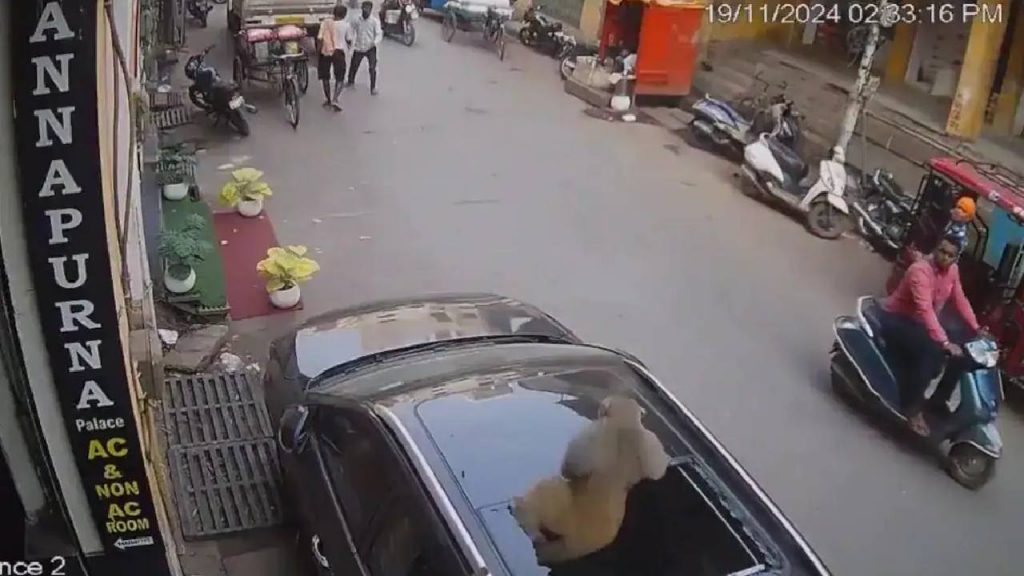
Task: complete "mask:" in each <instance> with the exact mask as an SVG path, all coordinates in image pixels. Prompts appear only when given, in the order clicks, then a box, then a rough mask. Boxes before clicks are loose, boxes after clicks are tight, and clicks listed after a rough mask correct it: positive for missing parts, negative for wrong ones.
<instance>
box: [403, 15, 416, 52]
mask: <svg viewBox="0 0 1024 576" xmlns="http://www.w3.org/2000/svg"><path fill="white" fill-rule="evenodd" d="M414 42H416V28H415V27H414V26H413V25H412V22H410V21H408V20H406V21H405V23H404V24H402V44H405V45H406V46H412V45H413V43H414Z"/></svg>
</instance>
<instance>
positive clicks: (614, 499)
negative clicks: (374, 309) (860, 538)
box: [416, 365, 764, 576]
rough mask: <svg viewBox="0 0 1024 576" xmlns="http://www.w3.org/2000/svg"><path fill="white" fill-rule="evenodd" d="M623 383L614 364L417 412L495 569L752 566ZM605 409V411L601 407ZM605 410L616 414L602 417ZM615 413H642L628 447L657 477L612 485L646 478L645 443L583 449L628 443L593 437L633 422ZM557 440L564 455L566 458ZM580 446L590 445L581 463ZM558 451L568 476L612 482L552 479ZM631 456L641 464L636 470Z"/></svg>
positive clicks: (693, 467)
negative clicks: (484, 537)
mask: <svg viewBox="0 0 1024 576" xmlns="http://www.w3.org/2000/svg"><path fill="white" fill-rule="evenodd" d="M635 378H636V374H635V373H634V372H632V371H631V370H630V369H629V368H628V367H626V366H625V365H622V366H621V368H617V369H612V368H609V369H593V368H586V369H582V368H581V369H571V370H563V371H556V372H550V371H538V372H536V373H533V374H530V373H525V374H524V373H517V374H509V373H507V374H502V375H492V376H488V377H486V378H481V377H474V378H470V379H466V380H464V381H459V382H451V383H449V384H447V385H446V386H445V388H447V389H449V390H453V389H457V388H461V389H464V390H465V389H471V390H472V391H471V393H468V394H465V393H458V394H456V393H449V394H446V393H443V392H442V393H440V394H437V395H435V396H434V397H433V398H431V399H429V400H425V401H422V402H420V403H419V404H418V405H417V409H416V413H417V416H418V418H419V420H420V422H421V423H422V425H423V427H424V429H425V430H426V431H427V433H428V434H429V436H430V438H431V439H432V440H433V442H434V444H435V445H436V447H437V449H438V452H439V453H440V454H441V456H442V458H443V459H444V461H445V463H446V464H447V467H448V468H449V469H450V470H451V473H452V476H453V477H454V478H455V479H456V482H457V483H458V484H459V488H460V491H461V494H459V495H457V497H459V498H465V499H467V500H468V501H469V504H470V506H471V508H472V509H473V510H474V511H475V512H476V514H477V517H478V518H479V521H480V523H481V524H482V525H483V527H484V530H485V531H486V533H487V534H488V536H489V538H490V539H491V541H492V542H493V545H494V547H495V548H496V550H497V552H498V555H499V556H500V561H501V562H502V563H503V565H504V566H503V568H504V571H506V572H507V573H509V574H514V575H516V576H534V575H538V576H539V575H544V574H563V573H565V574H568V573H572V574H577V573H578V574H622V575H629V576H641V575H645V574H651V575H665V576H668V575H670V574H671V575H675V574H715V575H722V574H733V573H737V572H743V571H744V570H751V569H755V568H757V567H763V562H764V559H763V554H762V553H761V552H759V551H757V550H759V545H758V544H757V542H756V541H755V539H754V538H753V537H752V536H751V534H752V532H751V530H750V529H749V526H746V525H744V523H743V522H742V521H741V520H739V518H741V517H744V516H745V515H744V514H736V513H735V512H734V511H735V510H736V509H737V506H736V505H735V504H734V503H733V501H732V500H731V499H729V498H726V497H725V496H724V492H723V491H721V490H720V488H721V487H720V485H719V484H718V483H717V482H715V481H713V480H712V479H710V477H709V474H708V472H707V471H706V470H705V469H704V468H703V467H702V466H700V464H699V463H698V461H697V460H696V459H695V458H694V457H693V455H692V453H691V451H690V450H689V448H688V446H687V445H686V443H685V442H684V441H683V439H682V437H681V436H680V435H679V434H677V433H675V432H673V430H672V427H671V426H670V425H669V424H668V423H667V422H666V420H665V419H664V418H663V416H662V415H661V412H659V411H658V410H655V409H654V406H653V405H652V403H651V402H650V400H652V398H643V397H638V396H635V395H633V393H632V392H631V391H630V390H631V388H630V387H627V386H624V385H623V384H624V382H628V381H629V380H630V379H634V380H635ZM609 398H614V400H612V402H611V403H607V404H603V402H604V401H605V400H607V399H609ZM630 403H632V404H630ZM605 405H607V406H626V408H625V412H621V411H617V410H619V409H618V408H608V409H607V410H604V409H603V406H605ZM629 406H635V407H637V408H638V409H640V408H642V409H643V410H644V411H645V412H644V415H643V417H642V429H643V430H646V431H647V432H646V433H640V434H639V435H638V436H629V437H628V438H646V440H648V441H653V447H655V448H657V449H660V450H662V452H661V455H662V457H663V458H664V460H662V461H661V465H660V473H657V476H658V478H659V479H658V480H641V481H639V482H637V483H636V484H635V485H631V486H630V485H629V484H631V482H629V481H626V480H624V478H626V477H627V476H630V475H631V474H632V473H633V471H638V470H639V471H640V472H641V475H643V473H644V471H645V470H646V469H647V468H652V469H653V470H655V471H656V472H658V463H657V460H658V457H657V451H655V452H651V451H650V450H649V449H650V448H651V447H652V444H651V443H650V442H648V443H643V441H635V442H637V445H633V444H629V447H628V448H626V449H624V450H622V451H621V452H620V451H618V450H616V449H614V447H613V449H611V451H609V452H607V454H610V455H609V456H604V455H605V454H606V452H605V451H604V446H606V445H605V444H603V443H602V442H603V440H595V439H596V438H602V439H604V438H612V437H614V438H616V439H618V440H614V441H612V443H617V442H619V441H622V442H634V440H622V439H623V438H627V436H618V435H614V436H602V435H600V434H598V433H597V432H595V431H598V430H602V431H603V430H610V429H612V424H611V422H612V421H613V420H614V421H615V422H618V423H620V424H624V423H625V422H626V421H627V418H626V417H625V416H620V415H622V414H627V413H629V414H636V415H639V411H637V412H630V409H629ZM633 421H635V418H634V419H633V420H631V421H630V422H633ZM627 427H632V428H634V429H641V428H639V427H637V426H633V425H632V424H630V425H629V426H627ZM574 441H575V442H574ZM570 443H573V446H575V447H576V448H574V449H573V450H569V449H568V447H569V445H570ZM616 445H617V446H619V445H621V444H616ZM580 446H584V448H579V447H580ZM594 446H600V447H601V448H600V449H599V450H598V452H587V450H590V449H593V447H594ZM586 447H589V448H586ZM567 453H572V454H573V456H572V457H571V458H569V461H570V462H571V463H572V466H571V468H572V470H584V469H585V470H586V471H587V472H589V473H590V474H591V476H588V477H587V478H593V477H602V478H604V477H607V478H614V481H609V482H608V483H606V484H600V483H598V482H596V481H594V482H573V483H570V482H568V481H567V480H565V478H563V477H562V476H561V475H560V472H561V469H562V465H563V459H565V458H566V455H567ZM581 454H585V457H582V460H581V457H580V455H581ZM594 454H601V455H602V456H600V457H598V456H593V457H592V455H594ZM637 454H646V455H649V456H646V457H645V458H644V459H641V460H638V459H637V458H636V455H637ZM630 458H632V460H630ZM669 458H671V461H669ZM644 460H648V463H647V464H640V465H638V464H637V463H638V462H643V461H644ZM666 465H667V466H666ZM609 470H611V471H613V472H607V476H601V474H602V472H606V471H609ZM620 480H621V483H618V482H620ZM602 490H603V491H602ZM570 494H571V495H572V497H571V503H570V502H569V501H568V500H567V499H566V497H567V495H570ZM517 499H518V500H517ZM587 502H590V503H589V504H588V503H587ZM531 533H532V534H531ZM556 534H557V535H558V536H557V537H556ZM549 558H550V559H554V560H548V559H549ZM545 564H547V565H545Z"/></svg>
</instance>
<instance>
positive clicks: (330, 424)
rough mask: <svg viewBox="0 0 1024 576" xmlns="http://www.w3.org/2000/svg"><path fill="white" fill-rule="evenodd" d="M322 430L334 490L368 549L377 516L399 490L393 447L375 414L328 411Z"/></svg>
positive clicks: (354, 533) (354, 534)
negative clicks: (391, 458) (390, 457)
mask: <svg viewBox="0 0 1024 576" xmlns="http://www.w3.org/2000/svg"><path fill="white" fill-rule="evenodd" d="M318 429H319V432H320V435H321V438H322V440H323V441H324V443H325V444H326V446H327V449H326V450H325V455H324V456H325V460H326V463H327V468H328V474H329V475H330V479H331V484H332V487H333V489H334V493H335V494H336V495H337V497H338V501H339V502H340V504H341V509H342V513H343V514H344V515H345V521H346V523H348V525H349V528H350V529H351V530H352V537H353V538H354V539H355V541H356V545H357V546H358V547H359V548H360V549H361V550H365V548H366V543H367V541H368V539H369V536H370V535H371V532H372V528H373V523H374V517H375V515H376V514H377V512H378V511H380V510H381V509H382V508H383V507H384V506H385V505H387V504H388V502H389V501H390V500H391V498H392V496H393V494H394V493H395V491H396V479H395V475H394V473H393V472H392V471H391V468H390V467H389V466H388V454H389V451H390V449H391V448H390V446H389V445H388V443H387V442H386V440H385V438H384V436H383V435H382V434H381V432H380V430H379V429H378V428H377V427H376V425H375V424H374V422H373V420H372V419H371V417H370V416H368V415H366V414H363V413H360V412H358V411H355V410H343V409H330V410H327V411H325V412H324V413H322V414H321V417H320V421H319V422H318Z"/></svg>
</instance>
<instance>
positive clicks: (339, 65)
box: [317, 4, 355, 112]
mask: <svg viewBox="0 0 1024 576" xmlns="http://www.w3.org/2000/svg"><path fill="white" fill-rule="evenodd" d="M347 15H348V8H346V7H345V6H343V5H341V4H338V5H337V6H335V7H334V17H333V18H327V19H326V20H324V21H323V22H321V23H320V35H319V37H318V38H317V39H318V40H319V41H320V57H319V60H318V61H317V75H318V76H320V82H321V83H322V84H323V87H324V106H330V107H331V108H333V109H335V110H337V111H339V112H340V111H341V105H340V104H338V99H339V98H340V97H341V90H342V88H343V87H344V86H345V60H346V57H347V54H348V51H349V50H350V49H351V47H352V43H353V42H354V41H355V32H354V31H353V30H352V24H351V23H349V21H348V20H346V19H345V18H346V16H347ZM332 68H333V69H334V93H333V96H332V94H331V69H332Z"/></svg>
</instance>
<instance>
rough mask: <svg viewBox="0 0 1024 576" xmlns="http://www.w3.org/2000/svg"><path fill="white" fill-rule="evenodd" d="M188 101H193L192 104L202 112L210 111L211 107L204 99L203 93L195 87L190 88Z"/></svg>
mask: <svg viewBox="0 0 1024 576" xmlns="http://www.w3.org/2000/svg"><path fill="white" fill-rule="evenodd" d="M188 99H189V100H191V101H192V104H194V105H195V107H196V108H199V109H200V110H205V111H207V112H209V111H210V106H209V105H208V104H207V103H206V100H204V99H203V93H202V92H200V91H199V88H197V87H195V86H189V87H188Z"/></svg>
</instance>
